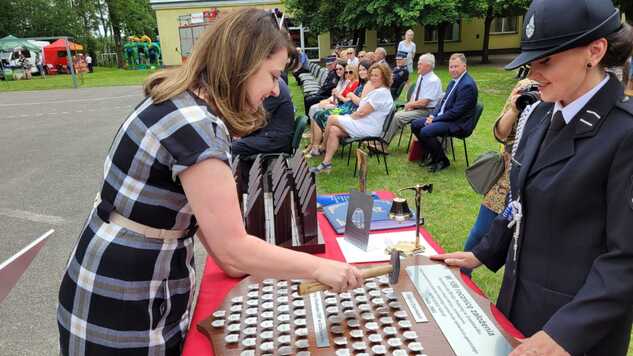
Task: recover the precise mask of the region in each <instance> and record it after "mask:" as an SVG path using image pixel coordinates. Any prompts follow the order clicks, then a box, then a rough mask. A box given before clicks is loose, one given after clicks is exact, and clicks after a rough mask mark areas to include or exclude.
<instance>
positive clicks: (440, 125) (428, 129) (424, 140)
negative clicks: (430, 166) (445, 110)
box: [411, 118, 451, 163]
mask: <svg viewBox="0 0 633 356" xmlns="http://www.w3.org/2000/svg"><path fill="white" fill-rule="evenodd" d="M411 131H413V134H414V135H415V136H416V137H417V138H418V141H420V145H421V146H422V150H423V152H424V153H425V154H428V155H430V157H431V161H432V162H433V163H438V162H442V161H444V162H448V158H446V155H445V154H444V149H443V148H442V144H441V143H440V140H438V139H437V137H438V136H449V135H450V134H451V130H450V126H449V124H448V123H445V122H432V123H430V124H428V125H427V124H426V118H421V119H417V120H415V121H413V123H411Z"/></svg>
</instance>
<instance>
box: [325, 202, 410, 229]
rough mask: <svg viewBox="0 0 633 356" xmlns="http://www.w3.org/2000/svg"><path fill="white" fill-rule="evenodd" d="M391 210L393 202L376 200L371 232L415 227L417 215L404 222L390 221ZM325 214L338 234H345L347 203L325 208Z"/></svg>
mask: <svg viewBox="0 0 633 356" xmlns="http://www.w3.org/2000/svg"><path fill="white" fill-rule="evenodd" d="M390 209H391V201H389V200H380V199H377V200H374V207H373V211H372V216H371V225H370V228H369V230H370V231H378V230H388V229H398V228H402V227H410V226H415V214H413V216H412V217H411V218H410V219H408V220H405V221H403V222H397V221H395V220H391V219H389V210H390ZM323 213H324V214H325V217H326V218H327V220H328V221H329V222H330V225H332V227H333V228H334V230H336V233H337V234H342V233H344V232H345V218H346V216H347V201H345V202H343V203H338V204H332V205H328V206H325V207H323Z"/></svg>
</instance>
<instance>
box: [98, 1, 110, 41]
mask: <svg viewBox="0 0 633 356" xmlns="http://www.w3.org/2000/svg"><path fill="white" fill-rule="evenodd" d="M97 10H98V11H99V20H100V21H101V27H103V37H105V38H108V37H109V34H108V29H109V28H110V24H109V23H108V21H106V19H105V16H104V15H103V3H102V2H101V1H97Z"/></svg>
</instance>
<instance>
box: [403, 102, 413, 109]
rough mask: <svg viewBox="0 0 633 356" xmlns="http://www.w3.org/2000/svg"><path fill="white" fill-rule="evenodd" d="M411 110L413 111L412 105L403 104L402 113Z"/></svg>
mask: <svg viewBox="0 0 633 356" xmlns="http://www.w3.org/2000/svg"><path fill="white" fill-rule="evenodd" d="M411 110H413V104H411V103H406V104H404V111H411Z"/></svg>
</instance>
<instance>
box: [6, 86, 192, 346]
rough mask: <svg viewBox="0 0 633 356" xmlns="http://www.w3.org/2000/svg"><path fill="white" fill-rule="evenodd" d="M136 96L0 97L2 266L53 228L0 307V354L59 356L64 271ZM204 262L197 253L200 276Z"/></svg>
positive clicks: (117, 91) (83, 92) (122, 90)
mask: <svg viewBox="0 0 633 356" xmlns="http://www.w3.org/2000/svg"><path fill="white" fill-rule="evenodd" d="M141 98H142V93H141V88H140V87H109V88H92V89H78V90H72V89H71V90H54V91H38V92H16V93H0V147H2V151H1V152H2V154H0V182H2V183H1V184H0V197H1V199H0V229H1V230H0V231H1V232H0V238H1V240H2V248H0V262H2V261H4V260H6V259H7V258H8V257H10V256H11V255H13V254H14V253H16V252H17V251H19V250H20V249H21V248H22V247H24V246H25V245H27V244H28V243H29V242H30V241H32V240H33V239H35V238H36V237H38V236H40V235H41V234H42V233H44V232H46V231H47V230H48V229H55V233H54V234H53V235H52V236H51V238H50V239H49V241H48V242H47V244H46V245H45V246H44V249H43V250H42V251H41V252H40V254H39V255H38V256H37V257H36V258H35V260H34V262H33V264H32V265H31V266H30V267H29V269H28V270H27V272H26V274H25V275H24V276H23V277H22V279H21V280H20V281H19V282H18V285H17V286H16V287H15V289H13V291H12V292H11V293H10V294H9V296H8V297H7V298H6V299H5V300H4V302H2V304H0V354H1V355H38V356H40V355H58V342H57V324H56V316H55V308H56V303H57V291H58V287H59V281H60V280H61V276H62V272H63V268H64V265H65V263H66V260H67V258H68V255H69V254H70V252H71V249H72V247H73V245H74V243H75V241H76V240H77V237H78V235H79V232H80V229H81V227H82V224H83V222H84V220H85V218H86V217H87V215H88V213H89V211H90V207H91V204H92V200H93V198H94V196H95V193H96V192H97V190H98V188H99V185H100V182H101V178H102V176H103V160H104V157H105V155H106V153H107V150H108V148H109V146H110V143H111V140H112V138H113V137H114V134H115V133H116V131H117V129H118V128H119V125H120V124H121V123H122V122H123V120H124V119H125V117H126V116H127V115H128V114H129V113H130V112H131V111H132V109H133V108H134V106H136V104H137V103H138V102H139V101H140V100H141ZM198 245H199V244H198ZM198 247H199V246H198ZM203 256H204V253H202V252H201V251H200V250H199V249H198V251H197V253H196V259H197V264H198V271H201V261H203V258H202V257H203Z"/></svg>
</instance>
